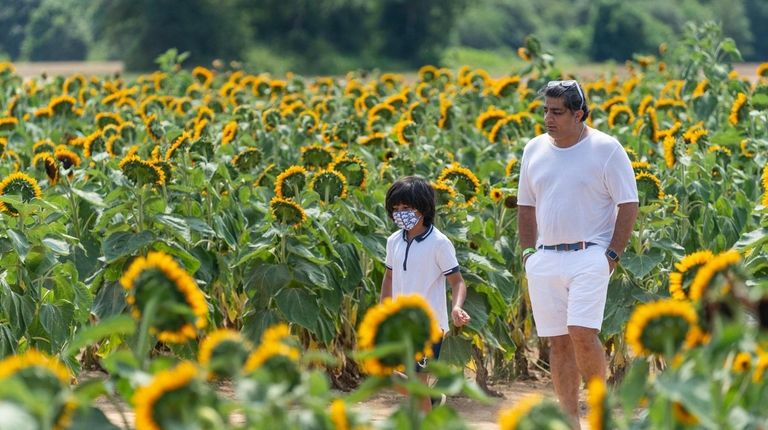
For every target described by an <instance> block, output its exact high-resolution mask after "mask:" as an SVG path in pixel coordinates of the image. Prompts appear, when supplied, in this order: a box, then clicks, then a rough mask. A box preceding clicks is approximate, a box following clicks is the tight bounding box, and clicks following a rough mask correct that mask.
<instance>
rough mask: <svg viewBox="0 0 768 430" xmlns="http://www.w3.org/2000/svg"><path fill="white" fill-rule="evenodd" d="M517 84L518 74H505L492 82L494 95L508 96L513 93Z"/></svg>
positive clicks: (518, 84) (518, 81) (518, 83)
mask: <svg viewBox="0 0 768 430" xmlns="http://www.w3.org/2000/svg"><path fill="white" fill-rule="evenodd" d="M519 86H520V77H519V76H507V77H504V78H501V79H499V80H498V81H496V82H495V83H494V84H493V94H494V95H495V96H496V97H509V96H511V95H513V94H515V92H516V91H517V88H518V87H519Z"/></svg>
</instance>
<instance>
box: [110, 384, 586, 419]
mask: <svg viewBox="0 0 768 430" xmlns="http://www.w3.org/2000/svg"><path fill="white" fill-rule="evenodd" d="M491 388H492V389H494V390H496V391H499V392H501V393H502V394H503V395H504V397H503V398H499V399H497V398H494V399H492V403H491V404H484V403H480V402H477V401H474V400H471V399H469V398H467V397H449V398H448V402H447V404H448V405H449V406H450V407H452V408H453V409H454V410H456V411H457V412H458V413H459V415H461V417H462V418H463V419H464V421H465V422H466V423H467V424H468V425H469V427H470V428H471V429H473V430H496V429H498V424H497V421H498V415H499V411H500V410H503V409H507V408H510V407H512V406H513V405H514V404H515V403H516V402H517V401H519V400H520V399H522V398H524V397H526V396H527V395H529V394H534V393H541V394H542V395H544V396H545V397H549V398H554V393H553V391H552V385H551V384H550V383H549V381H548V380H545V381H515V382H511V383H508V384H499V385H494V386H492V387H491ZM219 392H220V393H221V394H222V395H224V396H233V395H234V393H233V392H232V388H231V386H228V385H226V384H225V385H222V386H221V387H220V388H219ZM583 394H584V393H583V392H582V397H583ZM403 401H405V398H404V397H403V396H401V395H399V394H397V393H395V392H394V391H389V390H386V391H383V392H381V393H378V394H377V395H375V396H374V397H372V398H370V399H368V400H367V401H365V402H361V403H358V404H357V405H356V406H355V409H356V410H357V411H358V412H359V413H361V414H364V415H365V416H367V417H369V418H370V419H371V421H372V422H373V423H374V424H375V423H377V422H381V421H383V420H385V419H386V418H387V417H388V416H389V415H390V414H391V413H392V412H393V411H394V410H395V409H396V408H397V407H398V406H399V405H400V404H401V403H402V402H403ZM583 402H584V399H583V398H582V404H583ZM96 406H97V407H98V408H99V409H101V410H102V411H103V412H104V413H105V414H106V416H107V418H109V419H110V421H112V423H114V424H115V425H117V426H120V427H121V428H124V429H133V428H134V427H133V426H134V414H133V411H131V410H130V408H129V406H128V405H127V404H126V403H125V402H122V401H120V402H119V403H112V402H110V401H109V400H108V399H106V398H100V399H98V401H97V403H96ZM583 410H584V407H582V411H583ZM232 421H233V422H238V421H239V417H233V418H232ZM581 427H582V429H584V430H587V429H588V427H587V423H586V420H585V419H584V416H583V414H582V418H581Z"/></svg>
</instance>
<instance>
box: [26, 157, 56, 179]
mask: <svg viewBox="0 0 768 430" xmlns="http://www.w3.org/2000/svg"><path fill="white" fill-rule="evenodd" d="M31 164H32V167H34V168H35V169H41V170H43V171H44V172H45V175H46V176H47V177H48V183H49V184H51V185H52V186H53V185H56V182H58V180H59V163H57V162H56V159H55V158H53V155H51V153H50V152H41V153H39V154H35V156H34V157H33V158H32V163H31Z"/></svg>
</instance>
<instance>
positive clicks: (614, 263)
mask: <svg viewBox="0 0 768 430" xmlns="http://www.w3.org/2000/svg"><path fill="white" fill-rule="evenodd" d="M605 259H606V260H608V274H609V275H610V274H612V273H613V271H614V270H616V266H617V265H618V264H619V263H618V262H617V261H613V260H611V259H610V258H608V256H606V257H605Z"/></svg>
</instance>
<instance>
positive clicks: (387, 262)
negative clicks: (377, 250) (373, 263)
mask: <svg viewBox="0 0 768 430" xmlns="http://www.w3.org/2000/svg"><path fill="white" fill-rule="evenodd" d="M394 259H395V257H394V256H393V255H392V240H391V238H387V255H386V256H385V257H384V267H386V268H387V269H389V270H392V268H393V267H394V266H395V261H394Z"/></svg>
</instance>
